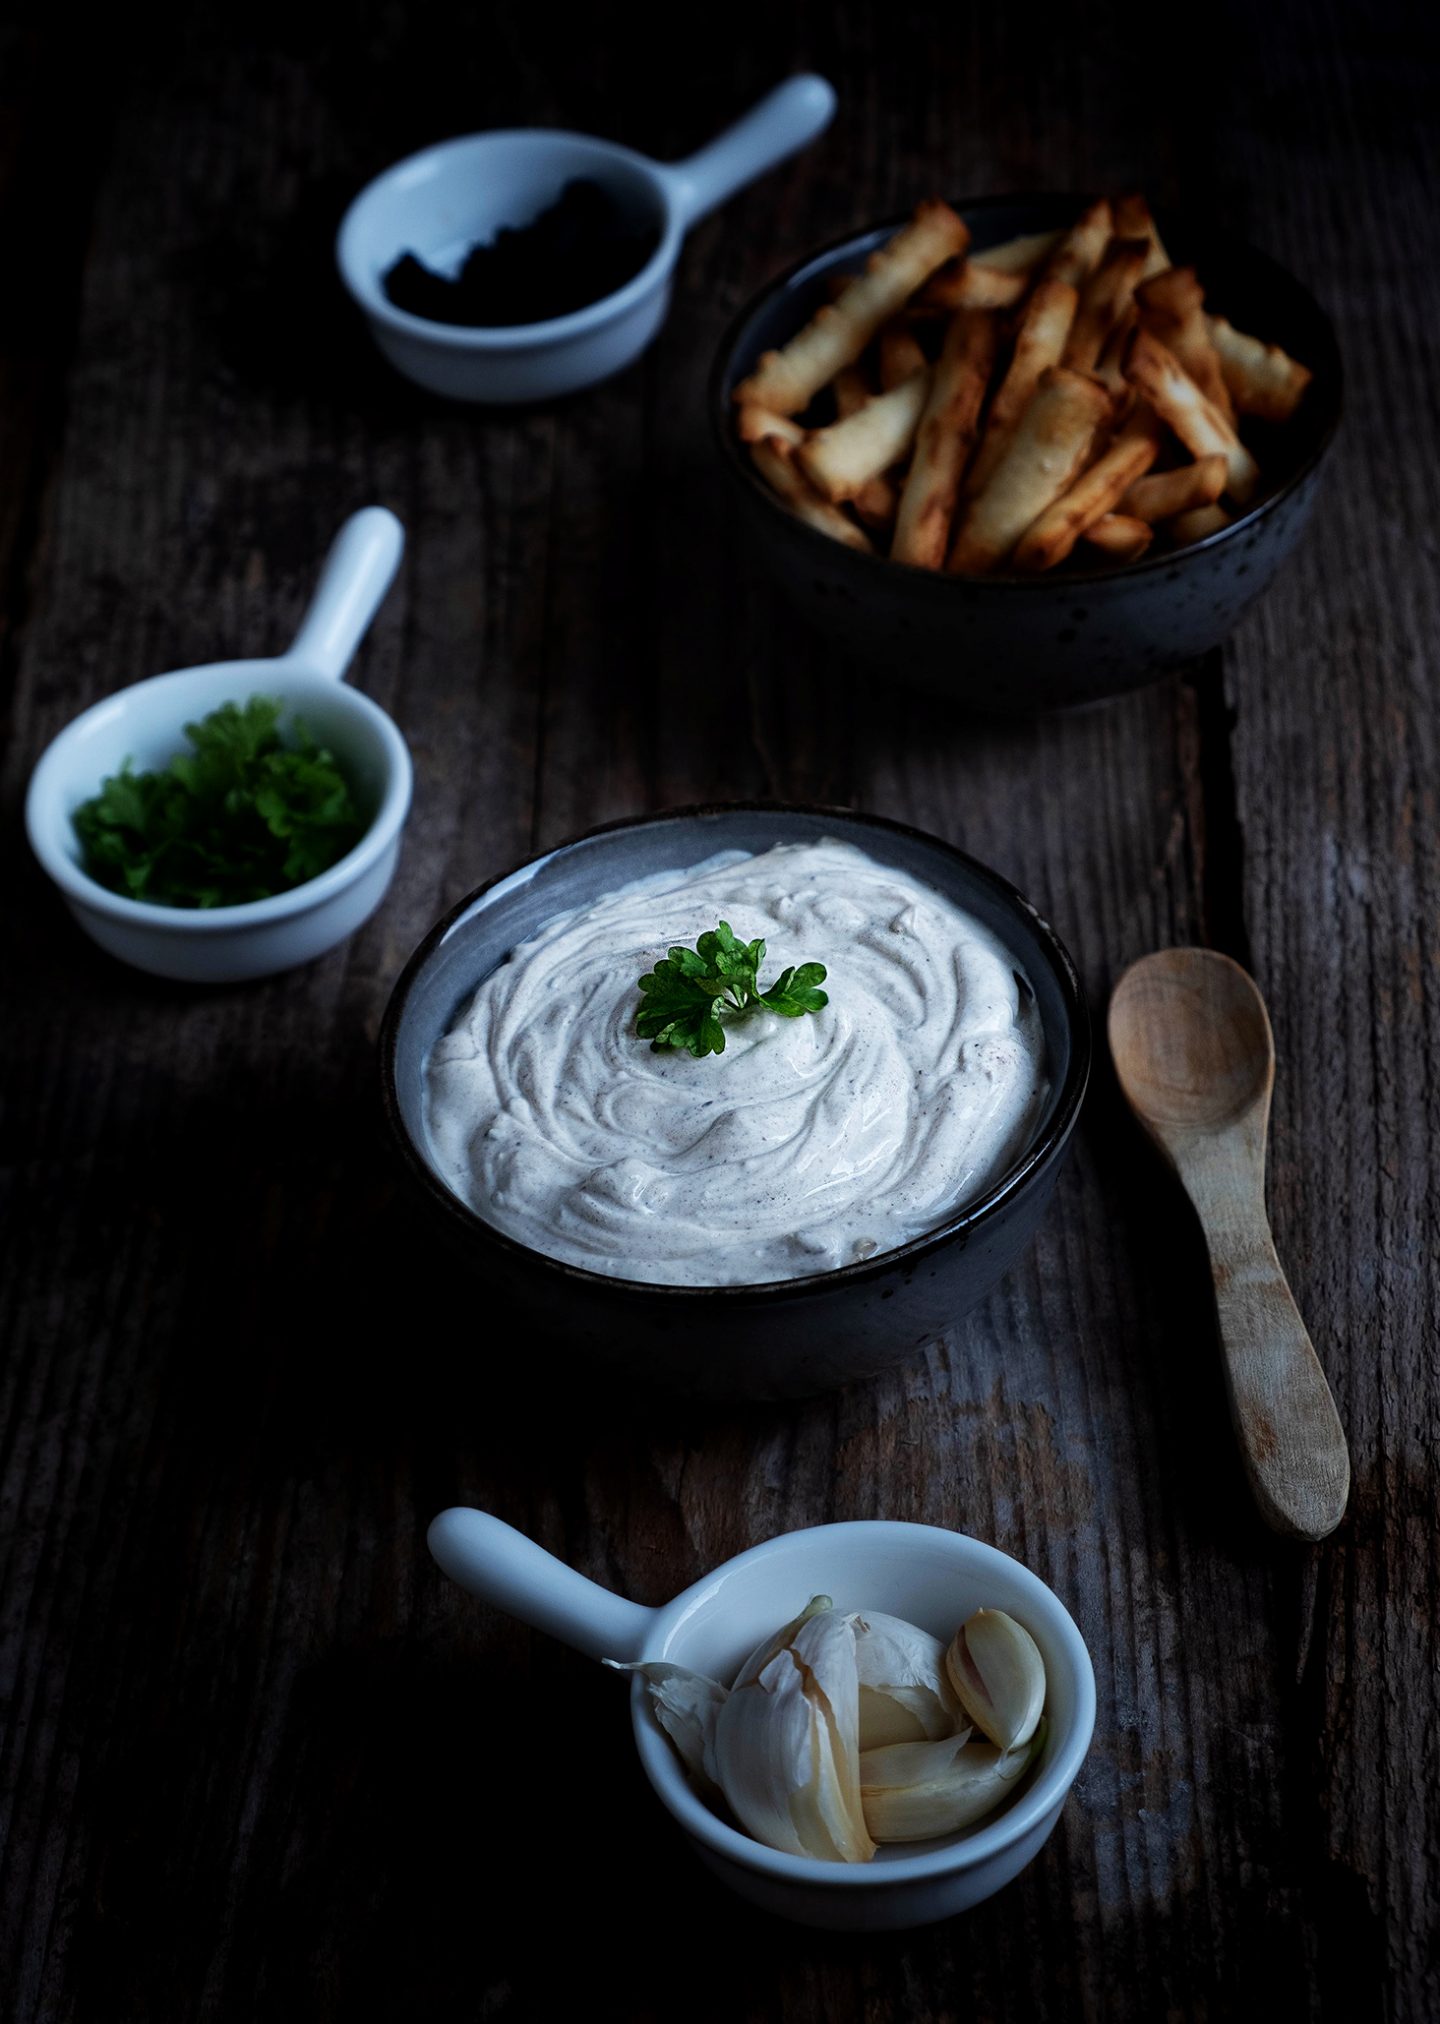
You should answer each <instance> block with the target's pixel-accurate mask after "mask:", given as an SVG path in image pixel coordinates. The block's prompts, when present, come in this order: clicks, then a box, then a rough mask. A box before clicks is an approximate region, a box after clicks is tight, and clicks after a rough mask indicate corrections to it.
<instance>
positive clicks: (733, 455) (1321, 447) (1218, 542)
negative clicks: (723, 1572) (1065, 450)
mask: <svg viewBox="0 0 1440 2024" xmlns="http://www.w3.org/2000/svg"><path fill="white" fill-rule="evenodd" d="M1092 201H1094V199H1093V196H1092V197H1086V196H1083V195H1081V196H1075V195H1073V194H1071V193H1070V192H1068V191H1059V190H1035V191H1022V192H1017V193H1015V194H1003V193H1001V194H992V195H990V196H986V197H963V198H956V199H955V200H954V204H953V208H954V209H955V210H956V211H957V212H958V213H959V214H960V216H961V217H962V218H964V219H965V221H966V222H967V223H969V222H970V221H971V220H972V218H974V217H975V216H976V215H977V214H978V215H983V214H985V213H987V212H990V211H999V210H1009V209H1016V208H1024V207H1026V206H1033V207H1034V208H1035V210H1036V211H1037V212H1039V211H1043V210H1045V209H1046V208H1047V207H1049V206H1058V205H1060V204H1065V205H1067V206H1069V207H1070V209H1071V212H1072V214H1078V212H1079V210H1081V209H1083V208H1084V206H1085V205H1086V204H1087V203H1090V202H1092ZM910 216H911V213H910V212H908V211H906V212H901V213H900V214H899V215H897V216H894V217H891V218H886V219H881V220H880V221H878V222H877V223H876V224H873V225H867V226H865V227H864V228H863V229H862V230H860V231H851V232H846V233H843V234H842V235H841V236H840V237H839V238H837V239H832V240H830V241H828V242H827V243H826V244H825V245H823V246H819V247H816V248H814V249H813V250H812V251H811V252H808V253H805V254H802V255H801V257H800V258H799V259H798V260H793V261H792V262H791V263H790V265H789V266H788V267H786V268H785V269H784V271H783V272H782V273H780V274H777V275H776V276H775V277H774V278H773V279H772V280H770V281H768V282H766V284H765V285H764V287H763V288H760V289H757V290H756V292H755V293H754V294H753V295H752V296H750V297H749V298H748V300H747V301H746V302H744V303H743V304H742V305H741V307H740V308H739V310H737V311H736V313H735V315H734V316H733V317H732V318H731V319H730V321H729V323H728V324H727V325H726V327H725V331H724V334H723V335H722V337H721V339H720V344H719V347H718V349H717V351H716V353H715V358H714V362H713V363H712V365H711V368H710V374H709V380H708V384H707V388H706V407H707V409H708V410H709V415H710V426H711V431H712V433H713V436H714V438H715V441H716V443H717V445H718V447H719V449H720V453H721V456H722V458H723V459H724V462H725V464H726V466H727V467H728V469H729V470H730V471H731V473H732V474H733V475H734V477H735V478H736V479H737V480H738V481H739V482H740V483H741V484H742V485H743V486H744V488H745V489H746V491H747V492H749V493H750V494H751V495H752V496H755V497H759V498H761V499H763V500H764V501H765V502H766V506H767V508H768V509H769V511H771V512H772V513H774V514H775V515H777V516H778V517H779V518H780V519H781V520H783V521H784V523H785V525H786V526H787V527H788V528H791V529H798V530H799V532H800V534H801V535H802V536H803V537H804V539H805V540H806V541H808V542H810V543H814V544H817V545H816V547H815V553H816V554H817V555H820V554H823V555H825V556H828V557H831V558H833V557H834V555H835V553H836V551H837V550H841V551H843V552H844V553H845V554H846V555H848V556H850V557H851V558H852V560H853V562H854V564H855V566H856V567H857V568H860V569H862V570H864V569H883V570H884V571H886V572H887V578H886V580H887V581H891V582H893V581H894V580H895V579H894V575H893V572H894V571H895V570H897V569H899V570H904V571H906V572H907V574H908V576H909V578H910V580H911V581H912V582H914V583H917V584H924V583H928V584H931V585H942V584H946V585H948V584H955V585H959V586H963V588H964V589H965V591H966V592H967V593H969V594H970V595H972V596H973V595H975V594H977V593H978V594H981V595H984V594H985V593H986V592H988V591H990V590H992V589H993V590H994V591H995V592H996V593H997V595H999V596H1001V597H1003V596H1005V595H1006V594H1007V593H1008V592H1009V591H1012V590H1022V589H1023V590H1028V591H1030V592H1031V593H1032V594H1033V593H1034V592H1036V591H1039V590H1043V589H1045V588H1049V589H1052V590H1054V591H1056V592H1057V593H1059V592H1061V591H1064V590H1065V589H1066V588H1067V587H1068V588H1070V589H1077V590H1078V589H1081V588H1089V587H1092V586H1103V585H1105V584H1108V583H1120V582H1128V581H1133V580H1134V579H1136V578H1138V577H1143V576H1145V575H1146V574H1147V573H1148V574H1151V575H1154V574H1158V573H1159V572H1161V571H1163V570H1166V569H1175V568H1177V567H1183V566H1184V564H1185V561H1186V559H1187V558H1188V557H1191V556H1200V555H1204V554H1213V553H1214V552H1215V551H1217V550H1218V549H1220V548H1222V547H1224V546H1225V544H1226V543H1228V542H1230V541H1232V540H1233V539H1234V538H1235V537H1236V536H1237V535H1240V534H1244V533H1249V532H1252V531H1253V529H1254V527H1255V525H1256V523H1257V521H1260V520H1262V519H1264V518H1265V517H1266V516H1267V515H1268V514H1269V513H1271V512H1272V511H1273V510H1275V509H1276V508H1278V507H1279V506H1280V505H1282V504H1283V503H1284V502H1285V501H1286V500H1287V499H1288V498H1289V497H1290V496H1291V494H1292V493H1294V492H1296V491H1298V489H1299V488H1300V486H1301V485H1302V484H1303V483H1304V482H1305V480H1306V479H1307V478H1309V476H1310V475H1311V473H1312V472H1313V471H1314V470H1315V469H1316V468H1317V467H1318V466H1319V464H1320V463H1321V461H1322V459H1323V458H1324V457H1325V455H1326V453H1327V451H1328V450H1329V448H1330V446H1331V444H1332V443H1333V442H1334V440H1335V435H1336V432H1337V431H1338V429H1339V427H1340V423H1341V420H1342V418H1343V415H1344V408H1345V364H1344V358H1343V356H1342V354H1341V351H1340V343H1339V339H1338V337H1337V335H1336V331H1335V324H1334V319H1333V318H1332V317H1331V316H1330V315H1329V313H1328V311H1327V310H1325V309H1324V307H1323V306H1322V305H1321V304H1320V303H1319V302H1318V301H1317V300H1316V298H1315V296H1314V295H1313V294H1312V293H1311V291H1310V290H1309V289H1308V288H1307V287H1306V285H1305V283H1304V282H1303V281H1301V280H1300V279H1299V277H1298V276H1297V275H1295V274H1292V273H1291V271H1290V269H1289V268H1288V267H1285V266H1282V264H1281V263H1280V261H1278V260H1276V259H1275V258H1274V256H1273V255H1272V254H1269V253H1267V252H1265V251H1264V250H1263V248H1261V247H1259V246H1254V245H1252V244H1251V243H1250V241H1249V240H1248V239H1242V238H1241V237H1240V235H1239V234H1238V233H1234V232H1227V231H1226V230H1225V228H1224V227H1223V226H1210V227H1208V228H1207V229H1209V230H1211V231H1214V232H1216V233H1217V234H1218V235H1219V236H1221V237H1223V238H1226V239H1228V240H1230V241H1231V242H1232V243H1233V245H1234V246H1236V247H1237V248H1239V249H1241V250H1243V251H1244V252H1245V253H1246V254H1247V255H1248V256H1250V257H1251V258H1253V259H1256V260H1260V261H1263V262H1264V263H1265V264H1266V265H1267V266H1269V267H1272V268H1273V269H1274V270H1275V272H1276V273H1277V274H1278V275H1280V276H1281V277H1283V279H1284V280H1285V282H1286V283H1287V284H1288V285H1289V286H1290V287H1292V288H1295V289H1298V290H1299V291H1300V293H1301V294H1302V295H1303V296H1304V297H1305V298H1306V300H1307V302H1308V303H1309V304H1310V306H1311V308H1312V309H1313V310H1314V311H1315V314H1316V316H1317V317H1318V318H1319V319H1320V321H1321V323H1322V324H1323V325H1324V328H1325V331H1326V334H1327V335H1328V337H1329V339H1330V344H1331V348H1332V350H1333V352H1334V360H1335V382H1334V399H1333V408H1332V411H1331V413H1330V414H1329V416H1328V417H1327V419H1326V420H1325V423H1324V425H1323V427H1322V428H1321V430H1320V434H1319V436H1318V437H1317V439H1316V441H1315V443H1314V445H1313V446H1312V448H1311V450H1310V451H1309V453H1308V454H1307V455H1306V456H1305V458H1304V459H1303V460H1302V461H1301V462H1300V463H1299V464H1298V465H1297V466H1296V468H1295V469H1294V470H1293V471H1292V472H1291V473H1290V474H1289V475H1288V476H1287V477H1286V478H1285V479H1284V480H1283V481H1282V482H1281V483H1280V484H1279V485H1277V486H1276V488H1275V490H1274V491H1273V492H1267V493H1266V494H1265V496H1264V498H1263V499H1260V500H1258V501H1257V502H1256V504H1255V505H1253V506H1248V507H1246V508H1245V510H1244V511H1243V512H1242V513H1239V514H1237V515H1236V517H1235V518H1234V519H1233V520H1232V521H1231V522H1230V524H1229V526H1228V527H1220V528H1217V529H1216V530H1215V532H1214V533H1213V534H1206V535H1202V536H1201V538H1200V540H1198V541H1192V542H1189V543H1187V544H1186V546H1185V547H1184V548H1167V549H1165V550H1163V551H1162V552H1161V553H1160V554H1158V555H1142V556H1141V557H1140V559H1139V560H1138V561H1136V562H1121V563H1111V564H1108V565H1104V564H1102V565H1099V566H1097V567H1095V568H1091V569H1072V568H1070V567H1068V566H1067V567H1066V568H1065V570H1064V571H1063V572H1058V571H1044V572H1041V573H1040V574H1038V575H1028V576H1027V575H1023V574H1020V573H1019V572H1017V571H1014V570H995V571H993V572H992V573H989V574H987V575H985V576H954V577H952V576H951V575H950V574H949V573H948V572H947V571H945V570H938V571H937V570H933V569H918V568H915V567H913V566H912V565H911V564H909V563H904V562H901V563H897V562H895V561H894V560H893V559H892V558H891V557H890V556H888V555H876V554H868V553H866V551H865V550H864V549H859V548H848V547H846V545H845V544H844V543H843V542H838V541H834V540H832V539H831V538H830V536H829V535H828V534H822V533H821V532H820V530H819V529H818V528H816V527H811V526H810V525H808V523H807V522H805V521H804V520H799V519H797V518H796V517H795V515H794V514H793V513H789V512H787V511H786V509H785V507H784V506H783V505H782V504H781V502H780V501H779V500H778V499H777V498H776V496H775V494H774V493H773V492H772V491H771V490H770V487H769V486H768V485H767V484H766V483H765V481H764V480H763V479H762V478H761V477H760V475H759V473H758V472H757V471H756V469H755V467H754V464H753V462H752V460H751V459H750V458H749V457H748V456H746V455H745V452H744V445H743V444H742V443H741V442H740V440H739V438H738V436H737V435H736V433H735V429H734V426H733V416H734V405H733V403H732V401H731V399H730V395H729V392H728V390H727V387H726V381H727V379H728V377H729V375H730V370H731V366H732V363H733V360H734V355H735V352H736V349H737V347H738V345H739V341H740V336H741V333H742V331H743V330H744V328H745V326H746V324H747V323H749V322H750V320H751V318H752V317H754V315H755V314H756V313H757V311H758V310H759V309H760V308H761V307H762V305H763V304H765V303H767V302H768V301H769V300H770V299H771V298H772V297H773V296H777V295H779V294H780V293H781V292H782V291H783V290H784V289H786V288H788V287H789V286H790V284H791V283H792V282H793V281H794V280H795V279H796V278H797V276H799V275H801V274H802V273H804V271H805V270H806V269H807V268H811V267H820V266H822V265H823V264H824V263H826V262H828V261H831V260H833V259H834V258H835V257H836V256H837V255H839V254H842V253H846V252H851V251H858V250H859V249H860V248H861V247H862V245H863V244H864V242H865V241H867V240H870V239H872V238H875V237H877V236H878V235H880V234H882V233H883V234H887V235H889V234H893V233H895V232H898V231H899V230H900V228H901V226H902V225H905V224H907V223H908V222H909V219H910ZM1194 216H1195V214H1194V213H1191V212H1186V211H1184V210H1183V209H1182V208H1181V207H1179V206H1175V207H1170V208H1167V209H1165V210H1163V211H1162V212H1161V213H1160V214H1159V219H1158V220H1157V222H1163V220H1164V219H1166V218H1169V219H1172V220H1173V219H1177V218H1185V219H1189V218H1192V217H1194ZM1034 229H1035V230H1045V229H1046V227H1045V226H1043V225H1041V224H1039V223H1038V222H1037V224H1036V226H1035V227H1034ZM984 250H985V249H984V248H983V247H981V249H980V251H981V252H982V253H983V252H984ZM922 594H925V593H922ZM930 594H932V595H933V592H932V593H930ZM946 594H947V593H946V592H944V591H941V592H940V595H942V596H944V595H946Z"/></svg>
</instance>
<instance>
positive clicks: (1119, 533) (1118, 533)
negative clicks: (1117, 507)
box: [1080, 513, 1155, 562]
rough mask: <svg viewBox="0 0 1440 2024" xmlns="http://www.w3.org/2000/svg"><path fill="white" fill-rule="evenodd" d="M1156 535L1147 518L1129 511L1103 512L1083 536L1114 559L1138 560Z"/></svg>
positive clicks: (1101, 552)
mask: <svg viewBox="0 0 1440 2024" xmlns="http://www.w3.org/2000/svg"><path fill="white" fill-rule="evenodd" d="M1154 538H1155V529H1154V528H1153V527H1152V526H1151V525H1150V523H1149V522H1148V521H1147V520H1132V519H1131V517H1130V515H1129V514H1128V513H1102V514H1101V516H1100V518H1099V519H1098V520H1097V521H1096V522H1095V523H1094V525H1093V526H1091V527H1087V528H1086V529H1085V532H1084V533H1083V534H1082V535H1081V537H1080V539H1081V541H1082V542H1083V543H1084V544H1085V546H1086V547H1087V548H1094V549H1096V550H1098V552H1099V553H1100V554H1101V555H1103V556H1105V557H1106V558H1107V560H1108V561H1110V562H1138V561H1139V560H1140V557H1141V556H1142V555H1143V554H1144V553H1145V551H1146V549H1147V548H1148V547H1149V546H1150V543H1151V542H1152V541H1153V540H1154Z"/></svg>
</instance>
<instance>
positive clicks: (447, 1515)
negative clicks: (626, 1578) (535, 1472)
mask: <svg viewBox="0 0 1440 2024" xmlns="http://www.w3.org/2000/svg"><path fill="white" fill-rule="evenodd" d="M428 1537H429V1544H430V1551H431V1552H432V1553H433V1554H434V1556H435V1558H436V1560H437V1561H438V1562H439V1564H440V1566H441V1567H443V1568H444V1570H445V1572H446V1573H447V1574H448V1575H449V1576H450V1579H451V1580H452V1581H458V1582H459V1584H460V1586H461V1587H462V1588H468V1589H469V1591H470V1593H471V1594H472V1595H478V1596H479V1597H480V1599H481V1601H482V1602H489V1603H493V1604H494V1606H495V1607H496V1609H503V1610H504V1611H505V1613H506V1615H507V1616H514V1617H518V1618H519V1619H520V1621H521V1623H528V1624H529V1625H530V1626H531V1628H532V1629H533V1630H543V1631H544V1632H545V1633H546V1635H547V1636H549V1637H557V1638H559V1640H560V1642H561V1644H567V1645H571V1646H573V1647H574V1649H575V1650H576V1651H578V1652H584V1653H585V1655H586V1657H587V1658H592V1659H638V1658H643V1657H644V1655H645V1644H646V1640H647V1639H648V1637H649V1636H650V1628H651V1625H652V1624H653V1622H654V1620H655V1617H656V1616H657V1615H658V1611H656V1610H653V1609H642V1608H641V1607H640V1605H639V1603H636V1602H626V1600H625V1599H624V1597H623V1596H619V1595H614V1594H612V1593H611V1591H610V1590H609V1589H608V1588H601V1587H600V1586H599V1585H598V1583H596V1582H593V1581H587V1580H586V1578H585V1576H584V1575H583V1574H577V1573H576V1572H575V1570H574V1568H573V1567H567V1566H566V1565H565V1562H564V1561H563V1560H557V1559H556V1558H555V1556H554V1554H553V1553H547V1552H546V1551H545V1549H544V1547H543V1546H537V1545H536V1544H535V1541H534V1540H533V1539H527V1538H526V1537H525V1534H524V1533H523V1532H517V1531H516V1530H515V1528H514V1527H513V1526H512V1525H506V1524H504V1523H503V1522H502V1521H501V1520H500V1519H499V1518H492V1517H491V1516H490V1514H489V1512H488V1511H471V1510H467V1509H466V1507H465V1506H464V1505H461V1504H457V1505H455V1506H453V1507H452V1509H450V1510H449V1511H442V1512H441V1513H440V1516H439V1517H438V1518H437V1519H435V1521H434V1522H433V1524H432V1525H431V1527H430V1531H429V1535H428Z"/></svg>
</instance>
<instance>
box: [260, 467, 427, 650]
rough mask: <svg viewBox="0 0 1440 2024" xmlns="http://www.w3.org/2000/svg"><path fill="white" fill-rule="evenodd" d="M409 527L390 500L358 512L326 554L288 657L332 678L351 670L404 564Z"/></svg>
mask: <svg viewBox="0 0 1440 2024" xmlns="http://www.w3.org/2000/svg"><path fill="white" fill-rule="evenodd" d="M404 546H405V529H404V528H403V527H402V526H401V525H400V522H399V521H398V520H397V519H396V518H395V515H394V514H393V513H391V512H389V511H388V510H387V508H385V507H384V506H365V507H363V508H362V509H361V511H360V512H358V513H352V514H351V516H350V518H349V519H348V520H347V521H346V522H345V525H344V526H343V527H342V528H341V529H340V532H339V533H338V534H337V535H336V536H335V541H334V545H333V546H332V548H331V550H330V553H329V554H328V555H327V556H326V558H325V567H324V569H323V570H321V572H320V581H319V583H318V585H317V586H316V590H315V595H314V597H312V598H311V600H310V609H309V610H308V611H307V612H306V614H305V616H304V618H303V619H302V621H301V624H300V630H299V632H298V633H296V635H295V643H294V645H293V646H292V647H291V649H290V651H289V653H288V654H286V656H285V658H286V660H287V661H303V662H304V664H305V665H306V667H308V668H311V669H314V670H315V671H317V672H318V673H320V674H322V675H329V676H330V678H331V680H332V681H336V682H339V681H343V680H344V678H345V670H346V669H347V668H348V667H349V665H350V662H351V660H352V658H353V657H354V653H355V649H356V647H358V646H359V644H360V642H361V640H362V639H364V637H365V634H366V633H367V632H368V630H369V628H370V621H371V620H372V619H373V618H374V616H375V614H376V612H377V611H379V609H380V603H381V600H382V599H383V597H384V595H385V593H386V591H387V590H388V589H389V588H390V585H391V584H392V582H393V581H394V579H395V571H396V570H397V569H398V568H399V566H400V554H401V551H402V549H403V548H404Z"/></svg>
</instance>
